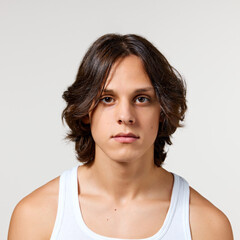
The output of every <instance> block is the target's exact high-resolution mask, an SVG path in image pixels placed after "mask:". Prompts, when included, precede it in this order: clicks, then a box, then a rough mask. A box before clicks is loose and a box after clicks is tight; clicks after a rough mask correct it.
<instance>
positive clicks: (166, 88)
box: [62, 34, 187, 166]
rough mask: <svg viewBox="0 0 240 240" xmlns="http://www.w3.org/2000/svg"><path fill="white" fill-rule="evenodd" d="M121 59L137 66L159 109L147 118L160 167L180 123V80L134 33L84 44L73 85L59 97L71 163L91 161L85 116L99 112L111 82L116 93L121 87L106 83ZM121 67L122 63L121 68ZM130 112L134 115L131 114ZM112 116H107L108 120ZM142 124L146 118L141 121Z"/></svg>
mask: <svg viewBox="0 0 240 240" xmlns="http://www.w3.org/2000/svg"><path fill="white" fill-rule="evenodd" d="M127 59H128V60H129V59H135V60H136V61H135V62H136V64H139V66H140V65H141V68H142V72H144V73H145V77H146V78H145V80H146V81H145V83H147V84H148V86H152V87H153V90H154V92H153V93H152V94H154V96H155V97H156V101H157V105H159V108H156V109H159V111H158V110H157V111H156V114H155V116H156V117H155V118H154V119H153V121H154V123H153V125H154V132H155V133H156V134H155V135H154V134H153V135H154V139H153V146H154V149H153V151H154V164H155V165H156V166H161V165H162V163H163V162H164V160H165V158H166V152H165V150H164V147H165V145H166V144H168V145H171V144H172V141H171V136H172V134H173V133H174V132H175V131H176V129H177V128H178V127H181V126H182V125H181V121H183V120H184V114H185V111H186V109H187V106H186V87H185V82H184V81H183V79H182V78H181V76H180V74H179V73H178V72H177V71H176V70H175V69H174V68H173V67H172V66H171V65H170V64H169V63H168V61H167V60H166V58H165V57H164V56H163V55H162V54H161V53H160V52H159V50H157V49H156V48H155V47H154V46H153V45H152V44H151V43H150V42H149V41H147V40H146V39H145V38H143V37H140V36H138V35H134V34H129V35H118V34H106V35H104V36H102V37H100V38H99V39H97V40H96V41H95V42H94V43H93V44H92V45H91V46H90V48H89V49H88V51H87V53H86V54H85V56H84V58H83V60H82V62H81V64H80V67H79V70H78V73H77V76H76V80H75V82H74V83H73V84H72V85H71V86H69V87H68V89H67V91H65V92H64V93H63V98H64V100H65V101H66V103H67V106H66V108H65V109H64V111H63V113H62V119H65V121H66V123H67V124H68V126H69V128H70V131H69V132H68V133H67V135H66V139H69V140H71V141H73V142H74V143H75V150H76V154H77V159H78V160H79V161H80V162H83V163H85V164H87V165H91V163H93V161H94V157H95V141H94V137H93V134H92V131H91V130H93V129H91V127H92V126H91V124H93V122H91V120H92V119H91V116H93V115H94V114H95V112H97V110H98V109H99V108H100V107H99V106H100V105H99V104H100V102H101V101H102V98H101V97H102V95H103V93H104V90H105V89H106V88H107V87H108V86H111V84H112V88H114V86H115V89H117V88H118V86H119V84H121V82H119V81H118V82H117V84H118V85H116V80H114V81H113V82H112V83H111V78H112V75H113V72H114V71H115V69H116V68H118V66H119V69H120V67H121V66H122V67H124V62H125V63H126V61H128V60H127ZM126 66H128V65H127V64H125V67H126ZM118 72H119V71H118ZM113 79H115V78H114V76H113ZM114 83H115V85H114ZM123 86H126V84H125V85H123ZM129 86H131V85H129ZM126 89H127V88H126ZM124 94H125V92H124ZM129 94H130V92H129ZM126 96H127V95H126ZM129 96H130V95H129ZM157 105H155V106H157ZM119 106H120V105H119ZM125 106H126V104H125ZM133 111H134V114H136V116H137V113H136V111H135V110H133ZM108 114H109V113H108ZM134 114H133V115H134ZM114 116H116V115H114ZM114 116H113V115H112V118H114ZM116 117H118V116H116ZM133 118H134V116H133ZM113 120H117V119H113ZM131 121H132V120H131ZM133 121H134V120H133ZM141 121H144V120H141ZM145 121H149V119H148V120H147V119H146V118H145ZM94 126H96V123H95V124H94Z"/></svg>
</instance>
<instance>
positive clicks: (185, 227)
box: [169, 173, 192, 240]
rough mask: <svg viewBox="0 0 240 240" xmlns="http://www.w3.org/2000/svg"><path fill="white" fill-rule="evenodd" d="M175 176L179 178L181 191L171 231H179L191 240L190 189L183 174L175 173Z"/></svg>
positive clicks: (187, 239)
mask: <svg viewBox="0 0 240 240" xmlns="http://www.w3.org/2000/svg"><path fill="white" fill-rule="evenodd" d="M173 174H174V177H175V178H176V179H178V182H179V183H178V184H179V191H178V199H177V206H176V211H175V213H174V217H173V219H172V223H171V228H172V229H170V231H169V232H170V233H172V232H174V231H173V230H174V229H175V231H179V234H180V233H181V235H182V236H184V239H186V240H191V239H192V238H191V230H190V221H189V200H190V189H189V184H188V182H187V181H186V180H185V179H184V178H183V177H181V176H179V175H177V174H176V173H173Z"/></svg>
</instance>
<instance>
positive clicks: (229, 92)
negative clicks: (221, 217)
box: [0, 0, 240, 239]
mask: <svg viewBox="0 0 240 240" xmlns="http://www.w3.org/2000/svg"><path fill="white" fill-rule="evenodd" d="M239 12H240V2H239V1H237V0H236V1H234V0H228V1H222V0H218V1H213V0H201V1H190V0H182V1H179V0H168V1H163V0H162V1H161V0H159V1H156V0H155V1H154V0H145V1H144V0H142V1H141V0H121V1H120V0H119V1H117V0H116V1H112V0H95V1H93V0H92V1H91V0H88V1H80V0H75V1H74V0H68V1H62V0H48V1H46V0H42V1H34V0H0V34H1V37H0V69H1V71H0V110H1V111H0V114H1V118H0V119H1V124H0V141H1V142H0V144H1V145H0V146H1V151H0V159H1V163H0V189H1V197H0V204H1V205H0V239H6V238H7V231H8V225H9V221H10V217H11V213H12V211H13V209H14V207H15V206H16V204H17V203H18V202H19V201H20V200H21V199H22V198H23V197H24V196H26V195H28V194H29V193H31V192H32V191H33V190H35V189H36V188H38V187H40V186H41V185H43V184H45V183H47V182H48V181H50V180H51V179H53V178H55V177H57V176H58V175H60V174H61V173H62V172H63V171H64V170H66V169H68V168H71V167H73V166H74V165H76V164H78V162H77V160H76V157H75V153H74V146H73V144H67V143H66V142H64V140H63V138H64V135H65V133H66V131H67V127H64V126H63V125H62V122H61V112H62V110H63V108H64V106H65V103H64V101H63V99H62V97H61V96H62V93H63V91H64V90H66V88H67V86H69V85H70V84H72V83H73V81H74V79H75V75H76V73H77V69H78V66H79V63H80V61H81V58H82V57H83V55H84V53H85V52H86V50H87V48H88V47H89V46H90V44H91V43H92V42H93V41H94V40H96V39H97V38H98V37H99V36H101V35H103V34H105V33H123V34H126V33H135V34H139V35H142V36H144V37H146V38H147V39H148V40H149V41H151V42H152V43H153V44H154V45H155V46H156V47H157V48H158V49H159V50H160V51H161V52H162V53H163V54H164V55H165V57H166V58H167V59H168V60H169V62H170V64H172V65H173V66H174V67H175V68H176V69H177V70H178V71H179V72H180V73H181V74H182V75H183V77H184V78H185V80H186V82H187V86H188V94H187V99H188V107H189V108H188V112H187V115H186V121H185V128H182V129H179V130H177V132H176V133H175V135H174V137H173V145H172V146H170V147H169V153H168V157H167V159H166V163H165V165H164V167H165V168H166V169H167V170H169V171H172V172H175V173H177V174H179V175H181V176H183V177H184V178H185V179H186V180H187V181H188V182H189V184H190V185H191V186H192V187H193V188H195V189H196V190H197V191H198V192H199V193H200V194H202V195H203V196H204V197H206V198H207V199H208V200H209V201H211V202H212V203H213V204H214V205H215V206H216V207H218V208H219V209H221V210H222V211H223V212H224V213H225V214H226V215H227V217H228V218H229V220H230V222H231V224H232V228H233V231H234V235H235V239H240V220H239V219H240V210H239V204H240V188H239V183H240V177H239V168H240V163H239V161H240V154H239V149H240V144H239V136H240V127H239V123H240V113H239V109H240V108H239V103H240V97H239V90H240V88H239V87H240V84H239V81H240V73H239V63H240V14H239Z"/></svg>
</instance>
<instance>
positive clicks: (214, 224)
mask: <svg viewBox="0 0 240 240" xmlns="http://www.w3.org/2000/svg"><path fill="white" fill-rule="evenodd" d="M190 225H191V232H192V239H193V240H233V232H232V227H231V224H230V222H229V220H228V218H227V216H226V215H225V214H224V213H223V212H222V211H221V210H219V209H218V208H217V207H215V206H214V205H213V204H212V203H211V202H209V201H208V200H207V199H205V198H204V197H203V196H201V195H200V194H199V193H198V192H197V191H195V190H194V189H192V188H191V197H190Z"/></svg>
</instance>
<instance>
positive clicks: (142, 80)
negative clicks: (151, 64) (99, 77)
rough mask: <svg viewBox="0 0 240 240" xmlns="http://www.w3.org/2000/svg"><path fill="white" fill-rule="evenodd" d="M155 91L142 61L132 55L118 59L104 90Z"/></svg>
mask: <svg viewBox="0 0 240 240" xmlns="http://www.w3.org/2000/svg"><path fill="white" fill-rule="evenodd" d="M109 88H111V89H116V90H121V89H132V90H134V89H136V88H138V89H141V88H142V89H143V88H144V89H145V88H148V89H153V86H152V83H151V80H150V79H149V76H148V74H147V73H146V71H145V68H144V65H143V62H142V60H141V59H140V58H139V57H137V56H135V55H130V56H127V57H124V58H121V59H118V60H117V61H116V62H115V63H114V65H113V66H112V68H111V70H110V72H109V75H108V78H107V80H106V84H105V86H104V90H107V89H109Z"/></svg>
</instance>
